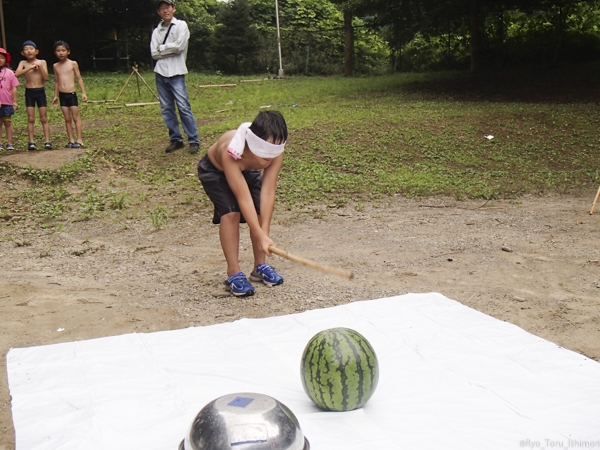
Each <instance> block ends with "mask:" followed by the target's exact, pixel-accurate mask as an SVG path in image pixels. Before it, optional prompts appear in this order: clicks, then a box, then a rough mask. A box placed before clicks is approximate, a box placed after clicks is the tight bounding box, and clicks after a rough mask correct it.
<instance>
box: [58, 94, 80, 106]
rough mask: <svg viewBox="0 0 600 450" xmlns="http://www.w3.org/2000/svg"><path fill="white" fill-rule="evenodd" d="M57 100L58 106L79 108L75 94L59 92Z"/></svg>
mask: <svg viewBox="0 0 600 450" xmlns="http://www.w3.org/2000/svg"><path fill="white" fill-rule="evenodd" d="M58 99H59V100H60V106H67V107H71V106H79V103H78V102H77V93H76V92H59V93H58Z"/></svg>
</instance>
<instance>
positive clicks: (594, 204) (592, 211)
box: [590, 188, 600, 216]
mask: <svg viewBox="0 0 600 450" xmlns="http://www.w3.org/2000/svg"><path fill="white" fill-rule="evenodd" d="M598 197H600V188H598V192H596V198H595V199H594V203H592V209H591V210H590V216H591V215H592V214H594V208H595V207H596V202H598Z"/></svg>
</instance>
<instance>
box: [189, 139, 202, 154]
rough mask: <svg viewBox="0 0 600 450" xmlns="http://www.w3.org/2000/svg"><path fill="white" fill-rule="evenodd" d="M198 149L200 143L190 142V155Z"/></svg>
mask: <svg viewBox="0 0 600 450" xmlns="http://www.w3.org/2000/svg"><path fill="white" fill-rule="evenodd" d="M198 150H200V143H199V142H190V153H191V154H192V155H194V154H196V153H198Z"/></svg>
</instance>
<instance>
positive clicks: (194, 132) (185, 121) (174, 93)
mask: <svg viewBox="0 0 600 450" xmlns="http://www.w3.org/2000/svg"><path fill="white" fill-rule="evenodd" d="M156 90H157V91H158V98H159V99H160V110H161V113H162V117H163V120H164V121H165V125H166V126H167V128H168V129H169V137H170V138H171V140H172V141H183V137H182V136H181V131H180V130H179V121H178V120H177V115H176V114H175V105H177V109H178V110H179V117H180V119H181V125H182V126H183V131H185V134H187V137H188V142H189V143H192V142H197V143H200V138H199V137H198V127H197V126H196V119H195V118H194V114H193V113H192V108H191V106H190V102H189V100H188V93H187V87H186V85H185V76H184V75H176V76H174V77H169V78H167V77H163V76H162V75H159V74H158V73H157V74H156Z"/></svg>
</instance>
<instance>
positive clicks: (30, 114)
mask: <svg viewBox="0 0 600 450" xmlns="http://www.w3.org/2000/svg"><path fill="white" fill-rule="evenodd" d="M21 47H22V50H21V55H23V56H24V57H25V60H23V61H21V62H20V63H19V66H18V67H17V71H16V72H15V75H16V76H17V77H20V76H23V75H25V106H27V133H28V134H29V144H27V150H37V147H36V145H35V138H34V130H35V106H36V104H37V107H38V111H39V114H40V122H41V123H42V130H43V131H44V137H45V138H46V142H44V148H45V149H46V150H52V142H50V125H49V124H48V114H47V106H48V103H47V100H46V89H45V84H46V81H48V65H47V64H46V61H44V60H43V59H38V57H37V56H38V53H39V52H40V51H39V50H38V48H37V46H36V45H35V43H34V42H33V41H25V42H23V45H22V46H21Z"/></svg>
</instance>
